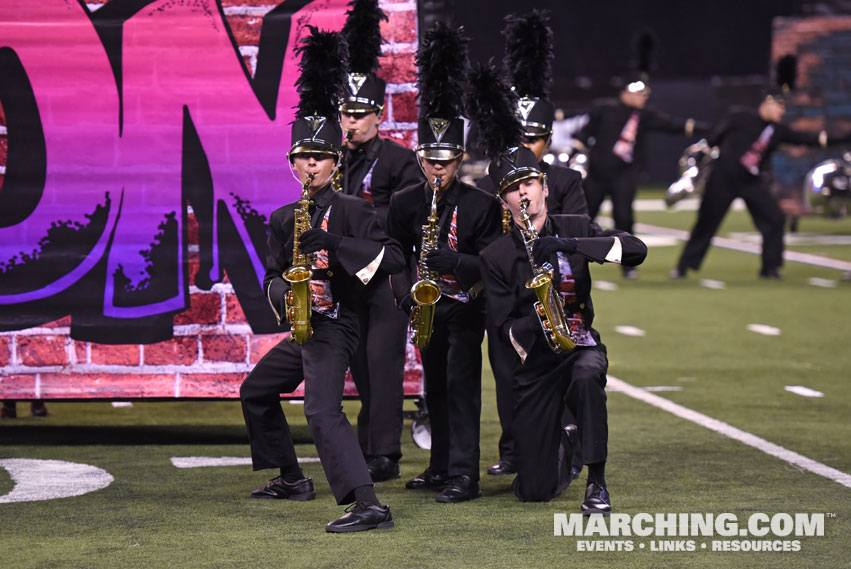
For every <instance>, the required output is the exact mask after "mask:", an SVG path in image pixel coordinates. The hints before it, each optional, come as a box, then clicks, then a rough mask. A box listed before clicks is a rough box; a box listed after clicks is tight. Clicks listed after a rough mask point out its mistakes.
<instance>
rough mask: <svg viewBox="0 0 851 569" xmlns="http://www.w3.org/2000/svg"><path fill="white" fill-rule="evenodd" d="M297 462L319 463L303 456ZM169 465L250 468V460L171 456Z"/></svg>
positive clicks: (244, 458) (316, 459)
mask: <svg viewBox="0 0 851 569" xmlns="http://www.w3.org/2000/svg"><path fill="white" fill-rule="evenodd" d="M298 461H299V462H319V458H318V457H315V456H305V457H301V458H299V459H298ZM171 463H172V464H173V465H174V466H176V467H177V468H201V467H204V466H246V465H248V466H251V459H250V458H248V457H243V456H173V457H171Z"/></svg>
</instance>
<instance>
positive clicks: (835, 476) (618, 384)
mask: <svg viewBox="0 0 851 569" xmlns="http://www.w3.org/2000/svg"><path fill="white" fill-rule="evenodd" d="M608 385H609V387H611V388H612V391H617V392H619V393H623V394H625V395H627V396H629V397H632V398H633V399H638V400H639V401H643V402H644V403H648V404H650V405H653V406H654V407H657V408H659V409H662V410H663V411H667V412H668V413H671V414H673V415H676V416H677V417H680V418H681V419H685V420H687V421H691V422H692V423H695V424H697V425H700V426H701V427H706V428H707V429H709V430H710V431H715V432H716V433H719V434H721V435H724V436H725V437H728V438H731V439H733V440H736V441H739V442H740V443H743V444H746V445H748V446H749V447H753V448H755V449H757V450H759V451H762V452H764V453H765V454H768V455H771V456H773V457H775V458H779V459H780V460H782V461H784V462H787V463H789V464H792V465H794V466H797V467H798V468H802V469H804V470H806V471H808V472H812V473H813V474H818V475H819V476H823V477H825V478H827V479H828V480H833V481H834V482H836V483H838V484H842V485H843V486H845V487H847V488H851V474H846V473H845V472H842V471H840V470H837V469H835V468H832V467H830V466H827V465H825V464H822V463H820V462H817V461H815V460H813V459H811V458H807V457H806V456H803V455H800V454H798V453H796V452H794V451H791V450H789V449H787V448H783V447H782V446H780V445H776V444H774V443H772V442H769V441H767V440H765V439H763V438H760V437H758V436H756V435H752V434H751V433H748V432H746V431H743V430H741V429H737V428H736V427H734V426H732V425H729V424H727V423H724V422H723V421H719V420H718V419H713V418H712V417H709V416H707V415H704V414H703V413H698V412H697V411H694V410H692V409H689V408H688V407H683V406H682V405H679V404H677V403H674V402H673V401H669V400H667V399H665V398H664V397H659V396H658V395H654V394H653V393H648V392H647V391H646V390H644V389H641V388H639V387H635V386H634V385H630V384H629V383H627V382H625V381H623V380H621V379H618V378H616V377H612V376H611V375H610V376H608Z"/></svg>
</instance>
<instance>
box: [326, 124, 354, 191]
mask: <svg viewBox="0 0 851 569" xmlns="http://www.w3.org/2000/svg"><path fill="white" fill-rule="evenodd" d="M354 137H355V131H353V130H347V131H346V137H345V138H344V139H343V147H344V148H345V146H346V145H347V144H348V143H350V142H351V141H352V139H353V138H354ZM331 187H332V188H334V191H335V192H340V191H342V190H343V168H342V165H341V167H340V168H337V171H336V172H334V175H333V176H331Z"/></svg>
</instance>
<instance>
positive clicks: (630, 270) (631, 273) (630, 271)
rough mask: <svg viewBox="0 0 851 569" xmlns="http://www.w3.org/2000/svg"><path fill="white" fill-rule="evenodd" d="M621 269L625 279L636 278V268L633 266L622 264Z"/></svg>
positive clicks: (631, 279) (632, 279)
mask: <svg viewBox="0 0 851 569" xmlns="http://www.w3.org/2000/svg"><path fill="white" fill-rule="evenodd" d="M621 270H622V271H623V278H625V279H627V280H630V281H634V280H635V279H637V278H638V269H636V268H635V267H626V266H622V267H621Z"/></svg>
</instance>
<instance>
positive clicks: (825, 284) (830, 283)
mask: <svg viewBox="0 0 851 569" xmlns="http://www.w3.org/2000/svg"><path fill="white" fill-rule="evenodd" d="M807 282H808V283H810V284H811V285H813V286H820V287H822V288H836V285H837V282H836V281H835V280H833V279H821V278H819V277H812V278H810V279H808V280H807Z"/></svg>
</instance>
